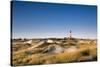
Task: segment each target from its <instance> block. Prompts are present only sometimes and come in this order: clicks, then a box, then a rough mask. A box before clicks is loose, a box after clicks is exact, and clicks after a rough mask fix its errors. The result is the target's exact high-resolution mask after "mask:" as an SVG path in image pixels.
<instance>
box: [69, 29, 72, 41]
mask: <svg viewBox="0 0 100 67" xmlns="http://www.w3.org/2000/svg"><path fill="white" fill-rule="evenodd" d="M71 38H72V31H71V30H70V31H69V39H71Z"/></svg>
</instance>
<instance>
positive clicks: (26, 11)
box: [12, 1, 97, 38]
mask: <svg viewBox="0 0 100 67" xmlns="http://www.w3.org/2000/svg"><path fill="white" fill-rule="evenodd" d="M70 29H71V30H72V36H73V37H76V38H97V7H96V6H89V5H72V4H57V3H56V4H54V3H52V4H51V3H39V2H25V1H24V2H23V1H14V2H13V8H12V35H13V38H20V37H21V38H48V37H66V36H67V37H68V32H69V31H70Z"/></svg>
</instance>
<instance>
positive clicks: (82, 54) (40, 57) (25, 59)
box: [12, 40, 97, 66]
mask: <svg viewBox="0 0 100 67" xmlns="http://www.w3.org/2000/svg"><path fill="white" fill-rule="evenodd" d="M59 41H61V40H59ZM79 41H80V40H72V41H70V43H68V41H65V42H64V43H62V42H63V41H61V43H60V44H57V45H60V46H61V47H63V48H64V49H68V48H70V47H71V46H76V48H77V50H74V51H69V52H68V51H67V50H64V51H63V52H60V53H49V52H47V53H43V50H44V49H46V48H48V46H49V45H52V44H49V45H48V44H47V43H45V44H46V45H48V46H44V45H43V46H39V47H37V48H34V49H30V50H27V49H28V48H30V47H32V45H31V44H12V65H13V66H17V65H40V64H55V63H72V62H83V61H96V60H97V44H96V40H86V41H85V40H83V41H84V42H79ZM87 41H88V42H87Z"/></svg>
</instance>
